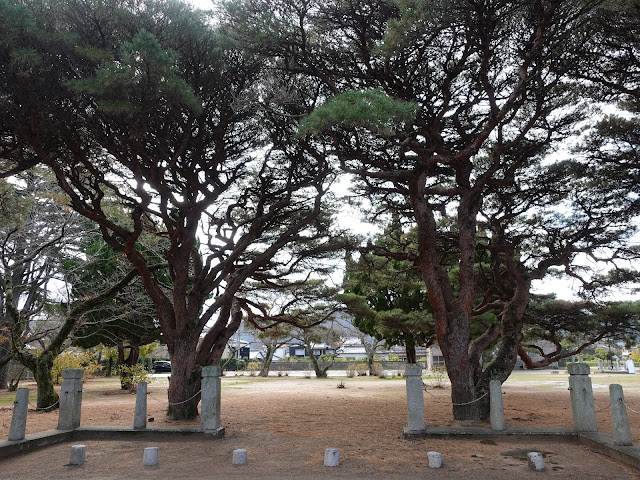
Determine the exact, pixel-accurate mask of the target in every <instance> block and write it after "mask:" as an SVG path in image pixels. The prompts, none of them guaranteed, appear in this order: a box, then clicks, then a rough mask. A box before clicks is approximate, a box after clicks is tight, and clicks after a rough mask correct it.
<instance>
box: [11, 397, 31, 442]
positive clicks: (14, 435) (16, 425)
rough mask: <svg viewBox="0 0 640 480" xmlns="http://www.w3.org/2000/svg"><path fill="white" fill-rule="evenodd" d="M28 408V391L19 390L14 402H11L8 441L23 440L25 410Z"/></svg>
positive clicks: (25, 426) (25, 422)
mask: <svg viewBox="0 0 640 480" xmlns="http://www.w3.org/2000/svg"><path fill="white" fill-rule="evenodd" d="M28 407H29V389H28V388H19V389H18V391H17V392H16V400H15V401H14V402H13V416H12V417H11V427H10V428H9V441H10V442H16V441H18V440H24V433H25V430H26V428H27V409H28Z"/></svg>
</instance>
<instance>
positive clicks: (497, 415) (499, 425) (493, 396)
mask: <svg viewBox="0 0 640 480" xmlns="http://www.w3.org/2000/svg"><path fill="white" fill-rule="evenodd" d="M489 397H490V413H489V417H490V420H491V430H496V431H502V430H505V429H506V428H507V427H506V424H505V421H504V406H503V405H502V383H500V380H491V381H490V382H489Z"/></svg>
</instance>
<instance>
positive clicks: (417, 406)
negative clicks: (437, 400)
mask: <svg viewBox="0 0 640 480" xmlns="http://www.w3.org/2000/svg"><path fill="white" fill-rule="evenodd" d="M405 371H406V374H407V427H406V428H405V429H404V433H405V434H411V433H419V432H424V431H425V424H424V390H423V384H422V368H421V367H420V365H417V364H414V363H409V364H407V365H406V367H405Z"/></svg>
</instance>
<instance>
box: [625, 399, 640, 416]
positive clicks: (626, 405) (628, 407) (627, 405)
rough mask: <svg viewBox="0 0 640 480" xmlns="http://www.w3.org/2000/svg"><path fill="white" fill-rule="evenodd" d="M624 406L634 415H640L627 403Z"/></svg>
mask: <svg viewBox="0 0 640 480" xmlns="http://www.w3.org/2000/svg"><path fill="white" fill-rule="evenodd" d="M624 406H625V407H627V409H629V410H631V411H632V412H633V413H635V414H638V415H640V412H637V411H635V410H634V409H633V408H631V407H630V406H629V404H628V403H627V402H624Z"/></svg>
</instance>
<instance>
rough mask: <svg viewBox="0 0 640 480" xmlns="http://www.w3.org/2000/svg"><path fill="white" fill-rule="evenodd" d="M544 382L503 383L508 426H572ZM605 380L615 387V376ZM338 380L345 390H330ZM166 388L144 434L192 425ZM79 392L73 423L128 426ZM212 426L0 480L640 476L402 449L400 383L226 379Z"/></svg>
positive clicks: (46, 456)
mask: <svg viewBox="0 0 640 480" xmlns="http://www.w3.org/2000/svg"><path fill="white" fill-rule="evenodd" d="M531 375H535V374H531ZM607 377H609V376H607ZM611 377H614V376H611ZM639 377H640V376H639ZM538 378H546V379H547V380H544V381H542V380H538ZM593 378H594V391H595V400H596V401H595V403H596V406H597V408H598V412H597V418H598V428H599V431H601V432H602V433H605V434H611V419H610V412H609V410H608V409H607V408H606V407H607V405H608V402H609V399H608V390H607V388H606V383H607V382H611V379H609V378H604V377H601V378H600V379H598V378H597V377H596V376H593ZM627 378H632V377H631V376H629V377H627ZM548 379H549V375H546V376H545V377H534V376H531V377H530V380H528V381H514V382H511V381H510V382H508V383H506V384H505V385H504V406H505V417H506V421H507V426H508V427H536V428H540V427H545V426H548V427H567V428H570V427H571V424H572V422H571V409H570V404H569V392H568V390H567V387H568V382H567V377H566V375H558V376H557V377H554V379H553V380H548ZM639 380H640V379H639ZM614 381H615V383H622V382H619V381H618V379H617V378H614ZM340 382H344V385H345V388H337V387H338V384H339V383H340ZM425 383H426V384H427V386H428V389H427V391H426V392H425V416H426V422H427V425H428V426H456V425H457V423H456V422H455V421H453V419H452V416H451V406H450V399H449V395H450V390H449V389H448V388H445V389H436V388H433V387H434V386H433V385H432V384H431V385H430V382H429V380H426V381H425ZM21 386H29V385H27V384H25V385H22V384H21ZM166 389H167V379H166V378H160V379H157V380H156V381H154V382H153V383H151V384H150V385H149V393H150V395H149V400H148V416H149V417H150V418H153V419H154V421H153V423H150V425H155V426H165V425H167V426H168V425H179V424H193V425H198V424H199V421H198V420H196V421H194V422H180V423H179V422H171V421H170V420H168V419H167V418H166V416H165V413H164V412H165V409H166ZM84 391H85V395H84V398H83V411H82V424H83V425H125V426H130V425H132V423H133V411H134V406H135V396H134V395H131V394H127V393H122V392H120V391H119V390H117V389H116V388H115V385H114V383H113V382H106V381H105V380H104V379H95V380H90V381H88V382H86V383H85V386H84ZM625 398H626V401H627V404H628V405H629V406H630V407H632V408H634V410H637V411H639V412H640V382H638V385H637V386H636V385H635V384H632V385H630V386H626V387H625ZM629 415H630V421H631V428H632V433H633V435H634V437H640V414H635V413H634V412H629ZM222 418H223V426H224V427H225V428H226V435H225V437H224V439H222V440H215V439H212V440H205V441H193V440H189V439H188V438H185V440H184V441H182V440H181V441H166V442H158V443H156V444H150V443H149V442H145V441H88V442H85V443H86V445H87V456H86V463H85V465H84V466H81V467H78V466H69V465H67V463H68V461H69V453H70V444H61V445H56V446H52V447H49V448H47V449H44V450H40V451H38V452H35V453H31V454H26V455H22V456H17V457H14V458H11V459H7V460H4V461H2V462H0V479H50V478H74V479H80V478H83V479H84V478H109V479H116V478H128V477H134V478H139V479H147V478H149V479H165V478H191V479H200V478H254V479H262V478H274V479H276V478H277V479H289V478H291V479H293V478H296V479H307V478H309V479H315V478H349V479H360V478H362V479H383V478H389V479H394V478H402V479H412V478H424V477H429V478H436V479H440V478H442V479H452V478H473V479H512V478H518V479H533V478H535V479H539V478H541V477H548V478H554V479H582V478H585V479H586V478H597V479H632V478H634V479H635V478H639V476H638V474H639V473H640V472H638V471H636V470H633V469H631V468H629V467H626V466H623V465H621V464H618V463H616V462H614V461H612V460H610V459H608V458H607V457H605V456H603V455H600V454H597V453H594V452H591V451H589V450H588V449H586V448H584V447H582V446H579V445H575V444H573V443H566V442H557V441H544V442H541V441H539V440H535V441H532V440H527V439H526V438H509V439H504V440H498V441H496V442H488V443H487V441H486V440H485V441H481V440H479V439H438V440H434V439H422V440H405V439H404V438H403V437H402V429H403V427H404V426H405V425H406V396H405V384H404V380H399V379H396V380H389V379H385V380H380V379H376V378H366V377H360V378H354V379H346V378H330V379H326V380H317V379H313V378H312V379H306V378H302V377H280V378H278V377H272V378H268V379H262V378H256V377H249V376H238V377H235V376H231V377H229V376H227V377H224V378H223V398H222ZM10 422H11V414H10V412H7V413H5V414H2V409H0V438H7V435H8V429H9V425H10ZM56 425H57V412H52V413H39V412H35V411H34V412H30V413H29V416H28V422H27V433H28V434H29V433H34V432H38V431H44V430H48V429H52V428H55V427H56ZM487 426H488V425H487ZM638 441H640V438H638V439H637V440H636V442H638ZM149 446H158V447H160V451H159V465H157V466H154V467H145V466H143V465H142V453H143V449H144V448H145V447H149ZM237 448H246V449H247V450H248V458H249V461H248V463H247V464H246V465H232V463H231V458H232V452H233V450H234V449H237ZM325 448H338V449H339V450H340V460H341V464H340V466H338V467H335V468H330V467H324V465H323V460H324V451H325ZM432 450H434V451H439V452H441V453H442V456H443V468H442V469H439V470H433V469H429V468H428V461H427V452H428V451H432ZM518 450H519V451H520V452H518ZM527 451H540V452H545V455H546V457H545V465H546V467H547V470H546V471H545V472H541V473H538V472H533V471H531V470H528V468H527V465H526V461H525V460H523V454H524V456H526V452H527Z"/></svg>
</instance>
